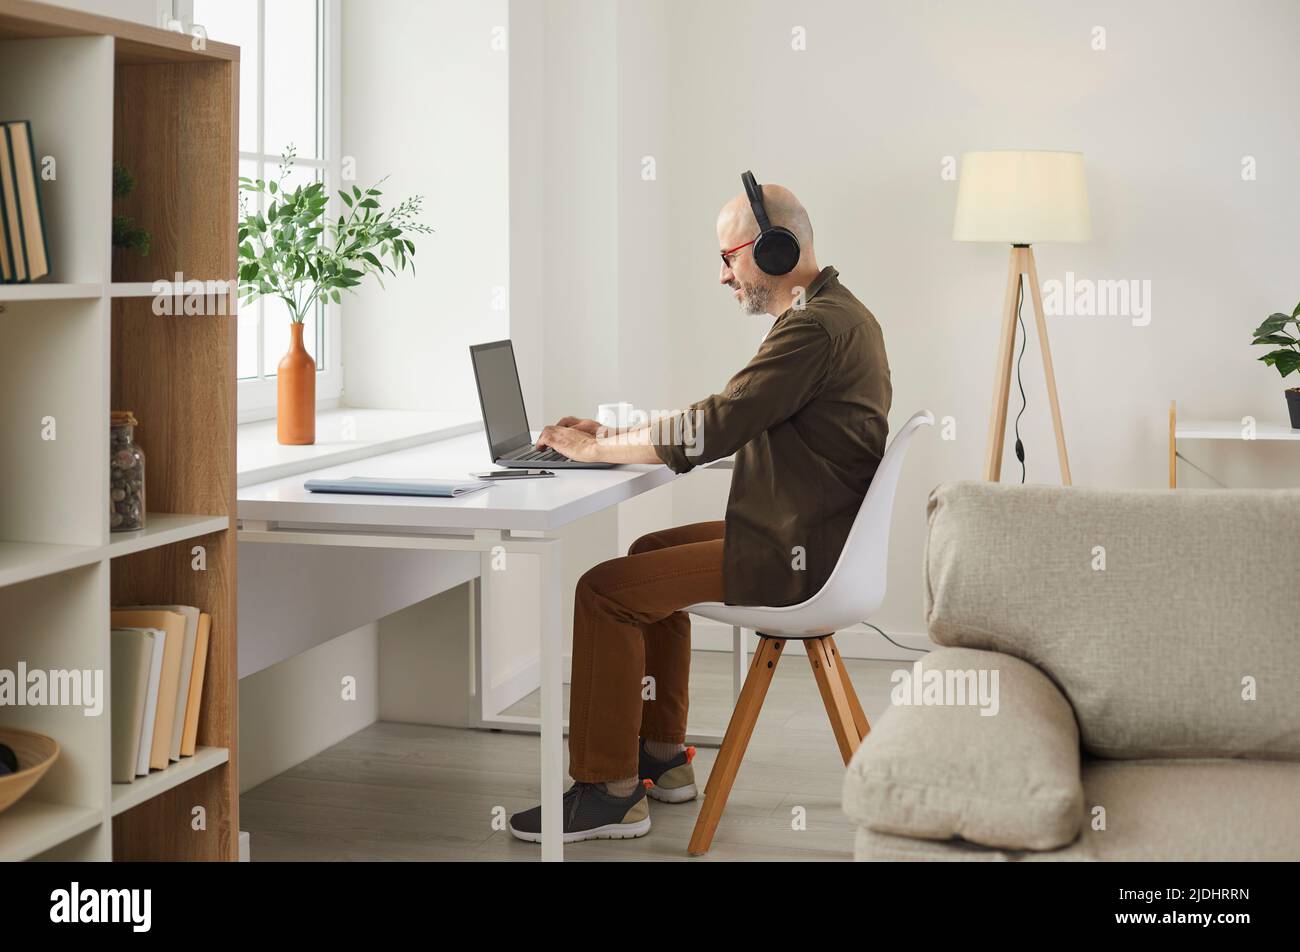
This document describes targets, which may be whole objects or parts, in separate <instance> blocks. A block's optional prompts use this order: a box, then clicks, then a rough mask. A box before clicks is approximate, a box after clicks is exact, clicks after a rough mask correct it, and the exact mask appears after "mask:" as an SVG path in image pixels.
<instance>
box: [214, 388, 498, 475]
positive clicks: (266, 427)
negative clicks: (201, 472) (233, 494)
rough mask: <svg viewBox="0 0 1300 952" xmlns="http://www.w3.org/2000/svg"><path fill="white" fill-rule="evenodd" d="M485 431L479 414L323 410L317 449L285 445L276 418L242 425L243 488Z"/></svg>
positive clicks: (239, 456) (239, 462)
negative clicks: (278, 438)
mask: <svg viewBox="0 0 1300 952" xmlns="http://www.w3.org/2000/svg"><path fill="white" fill-rule="evenodd" d="M482 428H483V420H482V418H481V417H480V416H479V415H478V414H477V413H474V414H472V415H467V414H465V413H452V412H447V411H441V410H367V409H360V408H357V407H337V408H335V409H332V410H321V411H318V412H317V414H316V442H315V443H313V444H312V445H311V446H281V445H280V444H279V443H277V442H276V439H275V420H259V421H257V422H255V423H241V424H240V425H239V426H238V427H237V428H236V432H237V455H236V468H237V470H238V485H239V486H251V485H253V484H254V483H263V482H266V481H267V480H270V479H282V478H284V477H285V476H295V475H297V474H299V473H306V472H310V471H311V470H314V469H321V468H322V467H325V466H335V465H338V464H340V463H350V462H353V461H354V460H359V459H366V458H367V457H370V456H378V455H380V454H381V453H391V452H393V451H394V450H403V449H408V448H409V447H412V446H419V445H420V444H422V443H432V442H434V441H435V440H443V439H447V438H448V437H452V436H459V435H461V434H462V433H472V432H474V431H475V430H481V429H482Z"/></svg>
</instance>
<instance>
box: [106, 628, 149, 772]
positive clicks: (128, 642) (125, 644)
mask: <svg viewBox="0 0 1300 952" xmlns="http://www.w3.org/2000/svg"><path fill="white" fill-rule="evenodd" d="M153 646H154V632H153V631H152V630H149V629H144V628H114V629H113V640H112V643H111V646H110V658H111V663H112V665H113V671H112V692H113V693H112V710H111V713H112V718H113V720H112V724H113V732H112V743H113V748H112V762H113V783H131V782H132V781H133V780H135V766H136V763H137V762H138V761H139V758H140V734H141V731H142V730H143V728H144V712H145V704H146V702H147V701H148V698H149V675H150V671H151V669H152V667H153Z"/></svg>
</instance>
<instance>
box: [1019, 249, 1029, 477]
mask: <svg viewBox="0 0 1300 952" xmlns="http://www.w3.org/2000/svg"><path fill="white" fill-rule="evenodd" d="M1024 302H1025V276H1024V275H1023V274H1022V275H1020V277H1019V278H1018V279H1017V280H1016V320H1017V321H1019V322H1020V356H1019V357H1017V358H1016V386H1018V387H1019V388H1020V412H1019V413H1017V414H1016V459H1018V460H1020V483H1021V485H1023V484H1024V482H1025V444H1024V443H1023V442H1022V441H1021V439H1020V418H1021V417H1022V416H1024V415H1025V408H1026V407H1028V406H1029V398H1028V397H1026V396H1025V381H1024V378H1023V377H1021V375H1020V362H1021V361H1022V360H1024V359H1025V345H1026V344H1028V343H1029V338H1028V337H1027V336H1026V334H1025V318H1024V315H1023V314H1021V312H1020V306H1021V305H1022V304H1024Z"/></svg>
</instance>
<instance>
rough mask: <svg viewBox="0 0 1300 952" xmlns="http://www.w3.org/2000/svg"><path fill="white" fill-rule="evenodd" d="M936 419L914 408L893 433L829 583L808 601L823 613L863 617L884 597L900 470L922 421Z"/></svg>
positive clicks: (872, 611) (932, 421) (808, 603)
mask: <svg viewBox="0 0 1300 952" xmlns="http://www.w3.org/2000/svg"><path fill="white" fill-rule="evenodd" d="M933 425H934V414H933V413H931V412H930V411H929V410H922V411H920V412H919V413H914V414H912V416H911V418H910V419H909V420H908V421H907V422H906V423H904V424H903V426H902V429H900V430H899V431H898V432H897V433H895V434H894V438H893V439H892V440H890V442H889V446H888V447H886V449H885V455H884V456H883V457H882V458H881V460H880V465H879V466H878V467H877V468H876V475H875V476H874V477H873V478H872V480H871V486H870V487H869V488H868V489H867V495H866V497H865V498H864V499H863V500H862V508H861V509H859V510H858V515H857V517H856V518H855V519H854V520H853V528H851V529H850V530H849V537H848V538H847V539H846V540H845V542H844V548H843V550H841V552H840V558H839V561H838V562H836V563H835V568H834V569H833V570H832V571H831V574H830V577H829V578H827V579H826V584H825V585H823V586H822V587H821V590H820V591H818V592H817V594H816V595H814V596H813V597H812V598H810V599H808V600H807V601H806V602H804V603H803V607H806V608H812V607H813V606H814V604H816V606H817V608H818V609H819V611H818V613H817V614H818V615H823V614H828V615H830V616H837V617H838V616H844V617H845V618H853V619H855V620H858V621H861V620H863V619H865V618H867V617H868V616H870V615H871V614H873V613H874V612H875V611H876V609H878V608H879V607H880V605H881V603H882V602H883V601H884V600H885V582H886V579H887V575H888V568H889V527H890V523H891V521H892V517H893V514H894V496H895V494H896V493H897V490H898V476H899V474H900V473H901V472H902V470H903V457H905V456H906V455H907V447H908V444H909V443H910V442H911V440H912V435H913V434H914V433H916V431H917V430H919V429H920V428H921V427H923V426H933Z"/></svg>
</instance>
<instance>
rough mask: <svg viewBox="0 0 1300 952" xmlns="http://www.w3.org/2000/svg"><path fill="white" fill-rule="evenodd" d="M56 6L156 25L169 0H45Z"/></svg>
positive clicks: (168, 5)
mask: <svg viewBox="0 0 1300 952" xmlns="http://www.w3.org/2000/svg"><path fill="white" fill-rule="evenodd" d="M45 2H47V3H53V4H54V5H55V6H57V7H71V8H72V9H74V10H82V11H84V12H86V13H95V14H98V15H100V16H105V17H116V18H117V19H119V20H134V21H135V22H136V23H147V24H148V25H149V26H157V25H158V23H159V22H160V21H159V16H160V11H163V10H168V11H169V10H171V0H45Z"/></svg>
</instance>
